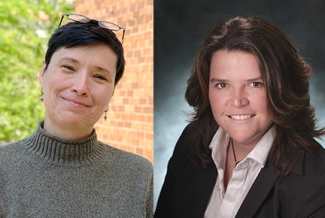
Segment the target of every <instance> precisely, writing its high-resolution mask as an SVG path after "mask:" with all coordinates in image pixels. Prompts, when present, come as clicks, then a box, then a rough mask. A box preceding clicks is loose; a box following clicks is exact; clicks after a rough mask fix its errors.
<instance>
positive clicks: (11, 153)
mask: <svg viewBox="0 0 325 218" xmlns="http://www.w3.org/2000/svg"><path fill="white" fill-rule="evenodd" d="M24 140H25V139H23V140H21V141H17V142H13V143H10V144H6V145H2V146H0V161H1V162H2V161H9V160H10V159H12V158H16V155H21V148H22V146H23V145H24Z"/></svg>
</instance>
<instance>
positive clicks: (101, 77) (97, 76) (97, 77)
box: [94, 75, 107, 81]
mask: <svg viewBox="0 0 325 218" xmlns="http://www.w3.org/2000/svg"><path fill="white" fill-rule="evenodd" d="M94 78H95V79H98V80H103V81H107V79H106V77H104V76H102V75H95V76H94Z"/></svg>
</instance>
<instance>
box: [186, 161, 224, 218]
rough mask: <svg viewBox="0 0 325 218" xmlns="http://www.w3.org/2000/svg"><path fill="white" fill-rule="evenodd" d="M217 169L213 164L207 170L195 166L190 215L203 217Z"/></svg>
mask: <svg viewBox="0 0 325 218" xmlns="http://www.w3.org/2000/svg"><path fill="white" fill-rule="evenodd" d="M217 174H218V172H217V169H216V167H215V166H213V167H212V168H211V169H209V170H205V169H202V168H200V167H196V178H195V190H194V205H193V207H192V208H191V211H192V212H191V217H193V218H194V217H195V218H197V217H204V213H205V210H206V208H207V205H208V203H209V200H210V196H211V193H212V190H213V188H214V186H215V183H216V178H217Z"/></svg>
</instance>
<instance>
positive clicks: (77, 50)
mask: <svg viewBox="0 0 325 218" xmlns="http://www.w3.org/2000/svg"><path fill="white" fill-rule="evenodd" d="M63 58H71V59H75V60H77V61H78V60H80V63H86V61H87V62H88V61H93V62H97V63H100V62H102V64H104V65H105V64H108V65H113V64H112V63H114V66H116V63H117V58H118V57H117V54H116V53H115V52H114V51H113V50H112V49H111V48H110V47H109V46H107V45H105V44H95V45H86V46H74V47H71V48H67V47H61V48H59V49H58V50H57V51H55V52H54V54H53V57H52V59H56V60H60V59H63Z"/></svg>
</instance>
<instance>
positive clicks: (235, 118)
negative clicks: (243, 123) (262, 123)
mask: <svg viewBox="0 0 325 218" xmlns="http://www.w3.org/2000/svg"><path fill="white" fill-rule="evenodd" d="M251 117H253V115H231V116H230V118H231V119H234V120H247V119H249V118H251Z"/></svg>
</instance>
